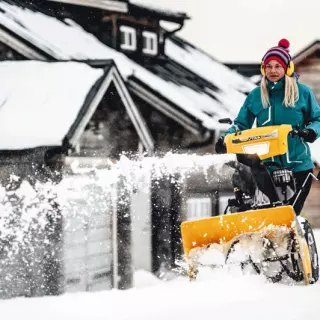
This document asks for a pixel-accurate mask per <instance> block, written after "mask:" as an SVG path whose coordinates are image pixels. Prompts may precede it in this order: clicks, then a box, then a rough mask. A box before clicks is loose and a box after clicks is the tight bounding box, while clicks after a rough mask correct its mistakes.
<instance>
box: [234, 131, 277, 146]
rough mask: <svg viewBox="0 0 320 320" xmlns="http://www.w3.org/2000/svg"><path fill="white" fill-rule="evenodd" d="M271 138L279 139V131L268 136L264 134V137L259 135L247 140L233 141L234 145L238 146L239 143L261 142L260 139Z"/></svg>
mask: <svg viewBox="0 0 320 320" xmlns="http://www.w3.org/2000/svg"><path fill="white" fill-rule="evenodd" d="M270 138H278V130H275V131H273V132H271V133H268V134H262V135H259V136H252V137H247V138H238V139H235V140H232V143H234V144H237V143H243V142H249V141H255V140H260V139H270Z"/></svg>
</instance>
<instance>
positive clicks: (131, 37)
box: [120, 26, 137, 51]
mask: <svg viewBox="0 0 320 320" xmlns="http://www.w3.org/2000/svg"><path fill="white" fill-rule="evenodd" d="M120 48H121V49H124V50H131V51H135V50H136V49H137V32H136V29H134V28H132V27H128V26H120Z"/></svg>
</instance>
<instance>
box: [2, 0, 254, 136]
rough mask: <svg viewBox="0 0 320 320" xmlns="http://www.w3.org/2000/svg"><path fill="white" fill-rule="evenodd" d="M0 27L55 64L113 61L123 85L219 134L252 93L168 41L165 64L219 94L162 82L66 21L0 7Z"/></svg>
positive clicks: (189, 50) (219, 67)
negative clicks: (148, 92) (134, 84)
mask: <svg viewBox="0 0 320 320" xmlns="http://www.w3.org/2000/svg"><path fill="white" fill-rule="evenodd" d="M0 9H1V10H2V12H0V25H3V26H5V27H6V28H8V29H10V30H11V31H13V32H14V33H15V34H17V35H19V36H20V37H22V38H23V39H24V40H26V41H28V42H30V43H32V44H33V45H35V46H36V47H37V48H40V49H41V50H42V51H43V52H45V53H46V54H49V55H51V56H52V57H54V58H55V59H57V60H70V59H76V60H101V59H112V60H114V61H115V63H116V65H117V67H118V69H119V71H120V73H121V75H122V76H123V77H124V78H125V79H127V78H128V77H129V76H131V75H134V77H135V78H138V79H139V80H140V81H142V82H143V83H145V84H147V85H149V86H150V87H151V88H152V89H153V90H155V91H156V92H158V93H159V94H160V95H162V96H164V97H165V98H166V99H168V100H169V101H171V102H172V103H173V104H175V105H177V106H178V107H179V108H180V109H182V110H184V111H185V112H187V113H188V114H189V115H191V116H192V117H195V118H196V119H198V120H199V121H200V122H201V123H202V125H203V126H204V127H205V128H207V129H211V130H215V129H217V128H222V126H221V125H220V124H219V123H218V122H217V118H220V117H225V116H230V113H231V116H234V115H235V111H236V110H237V109H239V107H240V105H241V103H242V102H243V101H244V99H245V95H244V94H243V93H242V92H245V91H249V90H250V89H251V88H253V86H254V85H253V84H250V82H249V80H245V78H243V77H241V76H240V75H239V74H237V73H236V72H234V71H230V70H228V68H227V67H225V66H223V65H222V64H220V63H219V62H216V61H214V60H213V59H211V58H209V57H208V56H207V55H205V54H204V53H201V52H200V51H197V50H195V49H193V48H192V47H191V46H188V47H187V48H186V49H184V50H182V49H181V48H179V47H178V46H177V45H175V44H174V43H173V42H172V41H170V40H169V41H168V43H167V45H168V49H167V54H168V55H169V57H170V58H172V59H174V60H176V61H177V62H179V63H181V64H183V65H184V66H185V67H186V68H189V69H191V70H192V71H193V72H194V73H195V74H198V75H199V76H201V77H203V78H204V79H207V80H208V81H209V82H212V83H213V84H214V85H215V86H216V87H217V88H218V89H219V90H217V91H215V92H213V91H212V90H210V89H208V92H201V91H199V90H193V89H192V88H190V87H188V86H182V85H180V84H176V83H175V82H170V81H165V80H164V79H162V78H161V77H159V76H157V75H156V74H154V73H153V72H151V71H148V70H147V69H146V68H144V67H142V66H141V65H139V64H137V63H136V62H134V61H133V60H131V59H129V58H128V57H127V56H125V55H124V54H122V53H120V52H118V51H116V50H114V49H112V48H110V47H108V46H106V45H104V44H103V43H102V42H100V41H99V40H98V39H97V38H95V37H94V36H93V35H92V34H90V33H88V32H86V31H85V30H84V29H83V28H82V27H80V26H79V25H77V24H76V23H75V22H73V21H71V20H66V21H64V22H62V21H60V20H58V19H56V18H54V17H51V16H47V15H45V14H43V13H40V12H35V11H33V10H29V9H26V8H22V7H19V6H14V5H10V4H8V3H5V2H1V3H0Z"/></svg>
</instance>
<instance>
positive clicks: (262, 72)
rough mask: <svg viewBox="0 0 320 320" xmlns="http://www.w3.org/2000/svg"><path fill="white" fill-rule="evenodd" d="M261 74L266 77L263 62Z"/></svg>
mask: <svg viewBox="0 0 320 320" xmlns="http://www.w3.org/2000/svg"><path fill="white" fill-rule="evenodd" d="M260 72H261V74H262V75H263V76H265V75H266V72H265V71H264V62H263V61H262V62H261V66H260Z"/></svg>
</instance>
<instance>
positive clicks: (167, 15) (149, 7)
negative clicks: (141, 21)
mask: <svg viewBox="0 0 320 320" xmlns="http://www.w3.org/2000/svg"><path fill="white" fill-rule="evenodd" d="M155 2H156V1H155ZM157 2H159V1H157ZM135 7H137V8H139V9H142V10H143V9H145V10H146V13H149V15H150V13H151V14H152V13H154V14H157V16H158V17H159V18H161V16H162V17H163V19H165V20H169V21H170V20H171V19H173V21H175V20H177V21H183V20H185V19H189V17H188V16H187V14H186V13H184V12H178V11H173V10H170V9H168V8H165V7H164V6H161V5H160V4H159V3H157V4H156V5H155V4H154V3H152V4H150V3H148V4H146V3H143V2H141V1H139V0H130V2H129V10H130V9H132V8H135Z"/></svg>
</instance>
